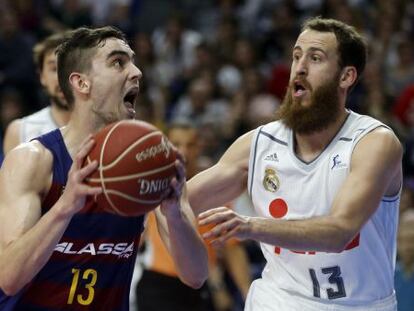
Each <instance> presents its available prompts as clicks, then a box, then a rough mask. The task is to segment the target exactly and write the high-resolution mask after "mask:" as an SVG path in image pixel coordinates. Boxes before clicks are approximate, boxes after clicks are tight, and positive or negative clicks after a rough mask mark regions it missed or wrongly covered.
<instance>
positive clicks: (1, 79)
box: [0, 6, 35, 101]
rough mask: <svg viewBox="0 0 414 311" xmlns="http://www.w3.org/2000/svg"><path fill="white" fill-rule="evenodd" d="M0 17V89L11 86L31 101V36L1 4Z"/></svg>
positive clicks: (13, 13) (32, 70) (9, 10)
mask: <svg viewBox="0 0 414 311" xmlns="http://www.w3.org/2000/svg"><path fill="white" fill-rule="evenodd" d="M2 9H3V12H2V16H1V18H0V89H3V88H7V87H12V88H16V89H18V91H19V92H21V94H24V95H25V96H24V100H27V101H29V100H31V101H33V98H35V96H34V89H35V76H34V66H33V62H32V57H31V49H32V46H33V43H34V39H33V37H32V36H31V35H30V34H28V33H25V32H23V31H21V29H20V25H19V23H18V19H17V16H16V13H15V12H14V11H13V10H12V9H10V8H8V7H7V6H3V8H2Z"/></svg>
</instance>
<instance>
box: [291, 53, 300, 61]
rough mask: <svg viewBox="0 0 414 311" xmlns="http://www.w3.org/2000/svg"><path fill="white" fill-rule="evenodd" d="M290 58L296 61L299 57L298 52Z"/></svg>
mask: <svg viewBox="0 0 414 311" xmlns="http://www.w3.org/2000/svg"><path fill="white" fill-rule="evenodd" d="M292 59H293V60H295V61H298V60H299V59H300V55H299V54H298V53H296V54H293V55H292Z"/></svg>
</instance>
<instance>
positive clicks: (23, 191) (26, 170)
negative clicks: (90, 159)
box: [0, 142, 101, 296]
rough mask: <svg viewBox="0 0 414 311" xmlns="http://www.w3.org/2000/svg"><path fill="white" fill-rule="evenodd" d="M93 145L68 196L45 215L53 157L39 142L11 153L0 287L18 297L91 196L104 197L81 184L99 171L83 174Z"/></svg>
mask: <svg viewBox="0 0 414 311" xmlns="http://www.w3.org/2000/svg"><path fill="white" fill-rule="evenodd" d="M92 146H93V142H92V144H91V143H90V142H89V144H88V143H87V144H85V145H83V148H82V149H81V151H80V153H79V154H78V156H77V158H76V160H75V161H74V165H73V166H72V169H71V174H70V176H69V177H68V183H67V187H66V190H65V192H64V194H63V195H62V196H61V198H60V199H59V200H58V201H57V202H56V204H55V205H54V206H53V207H52V208H51V209H50V210H49V211H48V212H47V213H46V214H44V215H43V216H41V195H42V193H44V192H46V191H47V190H48V184H50V180H51V168H52V162H53V159H52V155H51V153H50V152H49V151H47V150H46V149H45V148H44V147H43V146H42V145H41V144H40V143H39V142H31V143H27V144H24V145H22V146H20V147H18V148H16V149H14V150H12V151H11V152H10V153H9V155H8V156H7V157H6V159H5V161H4V163H3V166H2V168H1V170H0V288H1V289H2V290H3V292H4V293H5V294H6V295H9V296H10V295H14V294H16V293H17V292H18V291H19V290H20V289H22V288H23V287H24V286H25V285H26V284H27V283H28V282H30V281H31V279H32V278H33V277H34V276H35V275H36V274H37V273H38V272H39V271H40V269H41V268H42V267H43V266H44V265H45V264H46V262H47V261H48V259H49V258H50V256H51V254H52V253H53V250H54V248H55V246H56V244H57V243H58V241H59V239H60V238H61V236H62V234H63V232H64V231H65V229H66V227H67V225H68V224H69V222H70V220H71V218H72V215H73V214H74V213H75V212H77V211H78V210H79V209H80V208H81V207H82V206H83V202H84V199H85V196H86V195H87V194H89V195H94V194H97V193H100V192H101V190H100V189H97V188H91V187H88V186H86V185H84V184H82V183H81V182H82V181H83V179H84V178H85V176H87V175H88V174H89V173H90V172H91V171H93V170H94V169H95V168H96V163H94V165H88V166H86V167H84V168H83V169H80V166H81V164H82V160H83V158H84V156H85V155H86V154H87V153H88V152H89V150H90V148H92Z"/></svg>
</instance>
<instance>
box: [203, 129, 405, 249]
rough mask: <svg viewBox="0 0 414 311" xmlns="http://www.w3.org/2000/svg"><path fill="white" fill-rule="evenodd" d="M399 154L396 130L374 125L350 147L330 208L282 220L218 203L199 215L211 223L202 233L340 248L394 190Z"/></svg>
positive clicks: (286, 244) (301, 246)
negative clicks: (348, 164) (242, 213)
mask: <svg viewBox="0 0 414 311" xmlns="http://www.w3.org/2000/svg"><path fill="white" fill-rule="evenodd" d="M373 155H374V156H373ZM401 157H402V147H401V144H400V142H399V141H398V139H397V138H396V137H395V135H394V134H393V133H392V132H391V131H389V130H387V129H385V128H379V129H377V130H375V131H373V132H371V133H370V134H368V135H367V136H366V137H364V138H363V139H361V141H360V142H359V143H358V144H357V146H356V147H355V150H354V152H353V155H352V159H351V170H350V173H349V175H348V177H347V178H346V180H345V182H344V184H343V186H342V188H341V190H340V191H339V192H338V194H337V195H336V197H335V199H334V202H333V206H332V209H331V212H330V213H329V214H327V215H325V216H320V217H313V218H310V219H306V220H291V221H286V220H276V219H269V218H262V217H246V216H240V215H237V214H236V213H235V212H233V211H231V210H228V209H226V208H217V209H215V210H211V211H207V212H205V213H203V214H202V215H200V224H209V223H213V224H216V226H215V227H214V228H213V229H212V231H210V232H209V233H207V234H206V235H205V238H213V239H215V242H216V243H222V242H223V241H225V240H226V239H228V238H230V237H233V236H236V237H238V238H241V239H254V240H257V241H261V242H264V243H268V244H271V245H278V246H280V247H284V248H288V249H294V250H298V251H326V252H340V251H342V250H343V249H344V248H345V247H346V245H347V244H348V243H349V242H350V241H351V240H352V239H353V238H354V237H355V235H356V234H357V233H358V232H359V231H360V230H361V228H362V226H363V225H364V224H365V223H366V222H367V221H368V219H369V218H370V217H371V216H372V215H373V213H374V212H375V211H376V209H377V207H378V205H379V203H380V201H381V199H382V197H383V196H384V195H393V194H396V193H398V190H399V188H400V187H401V180H402V173H401ZM367 159H369V161H367Z"/></svg>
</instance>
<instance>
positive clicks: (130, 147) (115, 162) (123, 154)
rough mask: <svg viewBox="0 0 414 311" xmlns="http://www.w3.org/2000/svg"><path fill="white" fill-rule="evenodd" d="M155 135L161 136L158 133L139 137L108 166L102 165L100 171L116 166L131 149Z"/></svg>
mask: <svg viewBox="0 0 414 311" xmlns="http://www.w3.org/2000/svg"><path fill="white" fill-rule="evenodd" d="M111 132H112V131H111ZM108 134H109V133H108ZM155 135H159V136H162V134H161V133H160V132H152V133H149V134H147V135H145V136H143V137H141V138H140V139H139V140H137V141H136V142H134V143H133V144H132V145H130V146H129V147H128V148H127V149H125V150H124V152H122V153H121V154H120V155H118V157H117V158H116V159H115V160H113V161H112V162H111V163H110V164H108V165H106V166H103V165H102V167H101V169H102V170H103V171H105V170H108V169H110V168H112V167H114V166H115V165H116V164H118V162H119V161H121V160H122V158H123V157H124V156H125V155H126V154H128V153H129V152H130V151H131V149H133V148H134V147H135V146H137V145H139V144H140V143H142V142H143V141H145V140H147V139H149V138H151V137H152V136H155Z"/></svg>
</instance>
